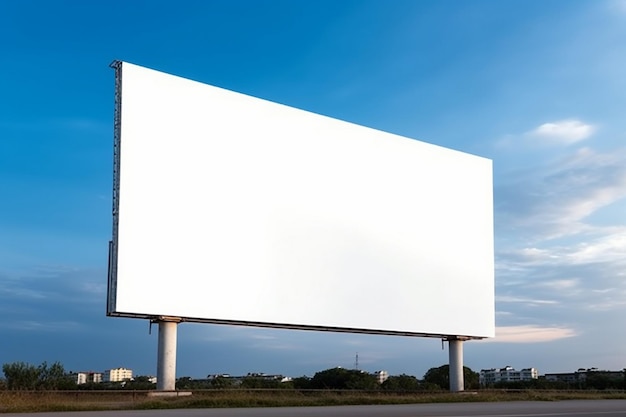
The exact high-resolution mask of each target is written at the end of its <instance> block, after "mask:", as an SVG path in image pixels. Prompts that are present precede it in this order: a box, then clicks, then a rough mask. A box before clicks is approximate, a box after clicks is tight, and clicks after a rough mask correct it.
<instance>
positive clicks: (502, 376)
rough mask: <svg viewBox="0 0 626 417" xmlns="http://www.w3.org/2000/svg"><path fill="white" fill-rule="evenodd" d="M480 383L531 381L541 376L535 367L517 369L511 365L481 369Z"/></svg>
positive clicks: (483, 384)
mask: <svg viewBox="0 0 626 417" xmlns="http://www.w3.org/2000/svg"><path fill="white" fill-rule="evenodd" d="M478 378H479V382H480V385H482V386H485V385H491V384H495V383H498V382H515V381H530V380H533V379H537V378H539V372H537V369H535V368H525V369H522V370H521V371H516V370H515V369H513V368H512V367H510V366H505V367H504V368H492V369H481V371H480V374H479V377H478Z"/></svg>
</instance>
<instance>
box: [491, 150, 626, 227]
mask: <svg viewBox="0 0 626 417" xmlns="http://www.w3.org/2000/svg"><path fill="white" fill-rule="evenodd" d="M625 197H626V152H625V151H624V150H615V151H613V152H611V153H597V152H594V151H593V150H591V149H588V148H583V149H580V150H578V151H577V152H575V153H574V154H571V155H569V156H568V157H566V158H563V159H560V160H558V161H555V162H553V163H552V164H550V165H548V166H544V167H536V168H535V169H534V170H532V171H531V172H524V173H522V174H519V173H518V174H516V175H515V177H514V178H512V181H508V183H507V182H506V181H505V182H503V183H501V184H498V185H497V188H496V195H495V198H496V222H497V224H496V227H497V228H498V229H499V231H501V232H503V231H506V229H512V230H514V231H515V232H516V233H517V232H522V233H525V234H535V235H536V237H540V238H542V239H548V238H557V237H562V236H571V235H575V234H580V233H583V232H586V231H589V229H590V228H591V225H589V224H586V223H584V220H585V219H586V218H587V217H589V216H590V215H592V214H593V213H595V212H596V211H598V210H599V209H601V208H603V207H606V206H609V205H611V204H613V203H615V202H617V201H619V200H621V199H623V198H625Z"/></svg>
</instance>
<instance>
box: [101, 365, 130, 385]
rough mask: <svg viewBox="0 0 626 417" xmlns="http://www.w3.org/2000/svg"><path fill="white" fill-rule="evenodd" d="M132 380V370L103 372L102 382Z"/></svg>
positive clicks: (118, 369)
mask: <svg viewBox="0 0 626 417" xmlns="http://www.w3.org/2000/svg"><path fill="white" fill-rule="evenodd" d="M131 379H133V370H132V369H127V368H115V369H108V370H106V371H104V379H103V380H104V382H120V381H126V380H131Z"/></svg>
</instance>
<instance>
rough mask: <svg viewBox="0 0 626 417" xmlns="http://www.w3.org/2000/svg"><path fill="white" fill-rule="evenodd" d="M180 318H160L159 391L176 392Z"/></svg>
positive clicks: (158, 320)
mask: <svg viewBox="0 0 626 417" xmlns="http://www.w3.org/2000/svg"><path fill="white" fill-rule="evenodd" d="M180 321H181V320H180V318H178V317H159V318H158V319H156V320H155V321H154V322H155V323H157V324H158V325H159V345H158V350H157V390H158V391H175V390H176V343H177V330H178V323H180Z"/></svg>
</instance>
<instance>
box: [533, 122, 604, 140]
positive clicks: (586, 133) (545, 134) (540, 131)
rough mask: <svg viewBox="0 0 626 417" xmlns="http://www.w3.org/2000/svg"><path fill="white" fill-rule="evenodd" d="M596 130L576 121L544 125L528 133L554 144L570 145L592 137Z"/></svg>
mask: <svg viewBox="0 0 626 417" xmlns="http://www.w3.org/2000/svg"><path fill="white" fill-rule="evenodd" d="M595 130H596V128H595V127H594V126H592V125H590V124H587V123H583V122H581V121H580V120H576V119H566V120H559V121H556V122H549V123H544V124H542V125H540V126H538V127H537V128H535V129H534V130H532V131H530V132H528V134H529V135H530V136H534V137H539V138H543V139H546V140H548V141H550V142H553V143H559V144H564V145H570V144H572V143H576V142H580V141H581V140H585V139H587V138H588V137H590V136H591V135H592V134H593V133H594V132H595Z"/></svg>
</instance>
